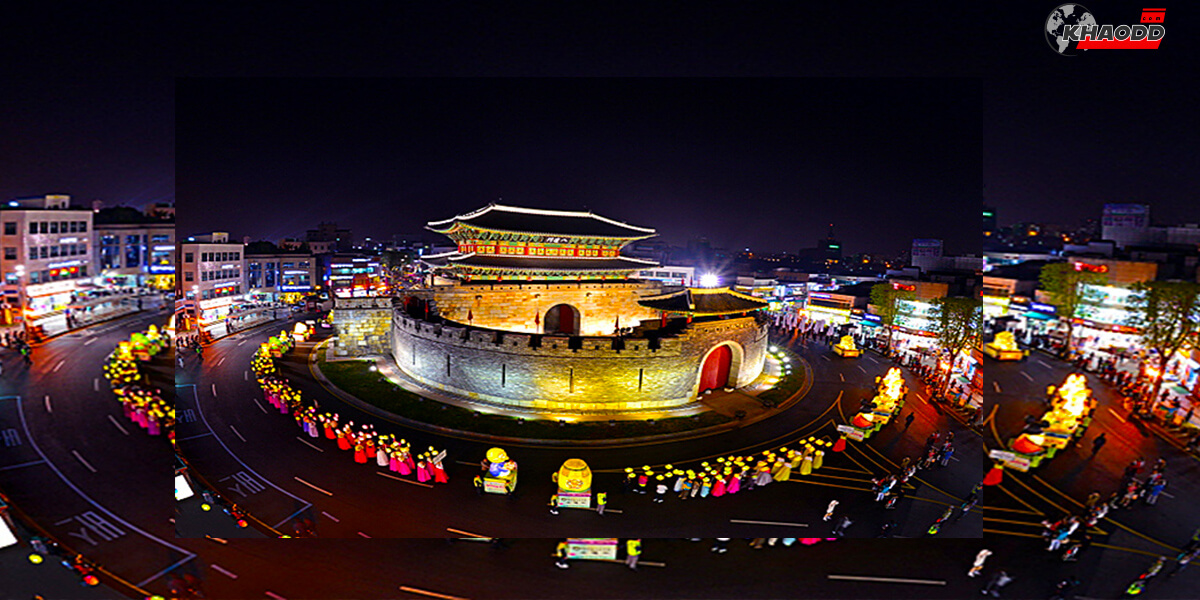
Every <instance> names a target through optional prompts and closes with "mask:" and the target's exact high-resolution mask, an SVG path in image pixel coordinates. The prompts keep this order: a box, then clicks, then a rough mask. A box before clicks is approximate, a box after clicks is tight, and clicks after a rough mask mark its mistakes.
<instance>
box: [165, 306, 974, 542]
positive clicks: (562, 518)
mask: <svg viewBox="0 0 1200 600" xmlns="http://www.w3.org/2000/svg"><path fill="white" fill-rule="evenodd" d="M280 327H281V325H280V324H274V325H269V326H264V327H261V328H258V329H255V330H251V331H247V332H243V333H241V334H238V335H235V336H232V337H230V338H226V339H223V340H220V341H218V342H217V343H216V344H214V345H213V346H212V347H210V348H209V349H208V350H206V352H205V357H204V364H203V366H202V367H201V366H199V365H195V364H191V363H189V365H188V367H187V369H186V370H187V371H188V373H187V375H186V377H187V379H183V380H181V381H182V385H181V386H180V387H179V388H178V399H179V407H180V409H181V410H183V411H187V410H194V411H195V414H196V416H197V419H196V421H194V422H183V420H182V419H181V422H180V431H179V441H180V447H181V450H182V452H183V453H184V454H185V455H186V456H187V458H188V460H189V462H191V464H192V466H193V469H194V471H196V472H198V473H200V474H202V475H203V477H204V479H206V480H208V481H209V482H212V483H213V484H214V485H215V486H216V487H217V488H218V490H219V491H220V492H221V493H222V494H224V495H226V496H227V497H230V498H232V499H234V500H235V501H237V502H239V503H241V504H242V505H244V506H246V507H248V509H249V510H250V511H251V512H252V513H253V514H255V515H256V516H257V517H259V518H260V519H261V520H262V521H263V522H265V523H267V524H269V525H272V526H276V527H279V528H282V529H285V530H287V529H289V528H290V523H291V521H292V519H295V518H298V517H308V518H311V519H313V520H314V521H315V522H316V523H317V529H318V533H319V535H321V536H322V537H362V536H370V537H373V538H381V537H434V536H444V535H447V534H448V533H447V529H448V528H452V529H458V530H462V531H468V532H472V533H478V534H481V535H484V536H493V537H520V536H522V535H528V534H529V533H530V532H537V534H538V535H549V536H553V535H568V534H570V535H589V536H604V535H609V536H630V535H640V536H644V537H683V536H693V535H724V534H727V535H732V536H737V535H789V534H794V533H795V532H796V531H797V530H801V529H806V530H809V531H811V532H814V534H818V535H819V534H822V533H827V532H828V530H829V525H828V524H827V523H824V522H822V521H821V520H820V517H821V515H822V514H823V513H824V511H825V507H826V505H827V504H828V502H829V500H830V499H833V498H837V499H839V501H841V502H842V508H843V509H844V510H846V511H847V512H848V514H850V516H851V518H852V519H854V520H855V524H854V525H853V526H852V527H851V528H850V530H849V535H850V536H852V537H874V536H875V535H876V533H877V531H878V528H879V526H880V525H881V524H882V523H883V522H884V521H885V520H887V519H895V520H897V521H898V522H899V523H900V525H901V528H900V535H903V536H908V537H916V536H918V535H920V534H922V533H923V532H924V531H925V529H927V528H928V526H929V525H930V524H931V523H932V522H933V521H934V520H935V519H936V518H937V517H938V516H939V515H940V514H941V513H942V511H943V510H944V509H945V507H946V506H947V505H948V504H950V503H954V504H957V503H958V499H959V498H960V497H961V496H963V495H965V494H966V493H967V491H968V490H969V489H970V488H971V486H972V485H974V483H976V482H977V481H978V480H979V479H980V478H981V476H982V468H981V463H980V457H981V455H982V454H981V453H982V447H981V445H980V444H979V442H978V437H977V436H972V435H971V434H970V432H969V431H968V430H965V429H964V428H962V427H961V426H959V425H958V424H957V423H955V422H953V421H952V420H950V419H948V417H947V416H945V415H942V414H939V413H937V412H935V411H934V409H932V408H930V407H929V406H928V405H926V404H925V403H924V402H923V400H920V399H914V400H913V401H912V402H911V403H910V406H914V407H916V409H917V412H918V417H919V418H918V420H917V422H916V423H915V424H914V425H913V427H912V428H911V430H910V431H908V432H907V433H905V432H903V431H902V426H899V427H896V426H892V427H891V428H890V429H888V430H887V431H884V432H881V434H879V435H877V436H876V437H875V438H874V439H872V440H871V441H870V442H869V443H866V444H851V447H850V449H849V450H848V451H847V452H846V453H845V455H844V456H832V457H830V458H829V459H827V464H828V465H829V466H828V467H826V468H825V469H822V470H821V471H819V472H818V473H819V474H818V476H814V477H811V478H803V479H801V478H798V479H799V481H796V482H787V483H778V484H773V485H771V486H768V487H766V488H762V489H759V490H755V491H754V492H752V493H747V494H738V495H737V496H726V497H723V498H720V499H716V498H713V499H705V500H689V501H679V500H677V499H674V498H669V499H668V502H667V503H666V504H662V505H655V504H652V503H651V502H650V498H648V497H646V496H642V495H630V496H624V495H621V494H618V493H616V492H618V491H619V489H620V487H621V486H620V475H619V470H620V469H621V468H623V467H625V466H633V465H641V464H652V465H661V464H665V463H673V464H676V465H680V464H695V463H697V462H698V461H700V460H702V459H708V458H711V457H715V456H719V455H722V454H731V453H735V452H739V453H747V452H754V451H761V450H764V449H767V448H778V447H779V446H781V445H786V444H787V443H790V442H793V441H795V440H796V439H798V438H802V437H805V436H807V435H810V434H816V435H818V436H820V435H828V436H832V435H834V423H838V422H844V417H843V413H850V411H851V410H853V408H854V407H857V406H858V403H859V401H860V400H861V399H863V398H865V397H867V396H868V395H870V393H871V388H872V387H873V384H874V378H875V376H877V375H880V374H882V373H883V372H884V371H885V370H886V369H887V367H888V366H890V363H888V362H887V361H886V360H884V359H882V358H879V357H878V356H875V355H868V357H866V358H864V359H862V360H858V361H845V360H831V359H830V356H832V354H831V353H830V352H829V349H828V347H827V346H825V345H824V344H811V345H809V346H808V347H806V346H804V345H801V344H799V343H797V344H795V345H794V347H793V349H794V350H795V351H797V352H798V353H799V354H800V356H802V357H804V358H805V359H806V360H807V361H808V362H809V363H810V364H811V365H812V368H813V373H814V384H813V387H812V389H811V390H810V392H809V393H808V395H807V397H806V398H805V399H804V400H803V401H802V402H800V403H799V404H798V405H796V406H794V407H792V408H790V409H788V410H786V411H784V412H782V413H781V414H779V415H777V416H775V417H773V418H771V419H768V420H766V421H763V422H760V423H757V424H754V425H750V426H747V427H744V428H742V429H739V430H735V431H733V432H729V433H725V434H721V435H717V436H709V437H705V438H701V439H696V440H687V441H676V442H667V443H655V444H650V445H645V444H637V445H626V446H621V447H613V448H603V449H599V448H592V449H561V448H546V447H521V446H520V445H518V444H505V448H506V449H507V450H508V451H509V454H510V455H511V456H513V457H514V459H516V460H517V461H518V462H519V463H520V465H521V481H520V485H519V488H518V494H517V496H516V497H515V498H503V497H499V496H486V497H478V496H477V495H476V494H475V492H474V490H473V488H472V486H471V484H470V478H471V477H472V476H474V474H475V472H476V467H475V466H474V465H477V464H478V461H479V459H480V458H481V457H482V456H483V454H484V451H485V450H486V449H487V448H488V447H489V446H491V445H492V444H487V443H479V442H473V441H469V440H462V439H454V438H448V437H442V436H435V435H431V434H429V433H425V432H421V431H414V430H411V429H408V428H406V427H404V426H402V425H398V424H394V423H389V422H384V421H380V420H378V419H375V418H373V417H371V416H369V415H367V414H365V413H362V412H360V411H358V410H357V409H354V408H352V407H350V406H347V405H345V404H343V403H341V402H340V401H339V400H337V399H336V398H335V397H334V396H332V395H331V394H329V393H328V392H327V391H326V390H325V389H323V388H322V387H320V385H319V384H318V383H316V382H315V381H314V380H313V379H312V377H311V374H310V372H309V367H308V353H309V351H310V350H311V349H312V347H313V346H314V345H315V342H309V343H307V344H302V345H301V347H300V348H299V349H298V350H297V351H296V352H294V353H292V354H291V355H289V356H288V357H285V359H283V360H281V361H280V366H281V370H282V371H283V372H284V374H285V375H287V376H288V377H289V378H290V379H292V381H293V385H294V386H296V387H298V388H300V389H301V390H302V391H303V393H304V394H305V396H306V397H308V398H316V399H318V400H319V402H320V403H321V406H322V408H323V409H325V410H335V411H337V412H339V413H340V414H342V415H343V417H346V418H350V419H352V420H354V421H355V422H356V423H365V422H371V423H374V424H375V425H376V428H377V429H378V430H380V431H383V432H389V431H394V432H396V434H397V436H398V437H403V438H406V439H409V440H410V441H412V442H413V444H414V447H416V448H424V447H426V446H429V445H434V446H436V447H437V448H439V449H441V448H447V449H448V453H449V460H448V461H447V463H448V464H449V463H453V461H458V460H461V461H463V463H464V464H450V467H451V469H450V475H451V483H450V485H448V486H437V487H435V488H426V487H422V486H418V485H416V484H415V482H413V481H412V480H410V479H406V480H405V481H400V480H397V479H393V478H390V477H384V476H382V475H380V473H386V470H384V469H379V468H377V467H375V466H374V465H373V464H371V465H357V464H355V463H354V462H353V461H352V460H351V459H350V457H349V456H347V453H345V452H340V451H338V450H337V449H336V445H335V444H333V443H331V442H329V441H327V440H324V439H317V440H311V439H310V438H307V437H306V436H302V434H301V431H300V430H299V429H297V428H296V426H295V424H294V421H293V420H292V419H291V418H290V417H287V416H284V415H280V414H279V413H278V412H276V411H274V410H273V409H271V408H270V407H269V405H268V404H266V403H265V402H264V401H262V400H261V393H260V392H259V390H258V388H257V385H256V383H255V382H254V381H253V377H252V375H251V374H250V373H248V371H247V369H248V365H249V362H250V357H251V355H252V354H253V352H254V350H255V349H256V347H257V346H258V344H259V343H260V342H262V341H263V340H265V339H266V338H267V337H268V336H269V335H270V334H271V333H274V332H277V331H278V330H279V329H280ZM911 386H912V387H913V389H914V390H915V391H916V393H917V396H927V393H926V392H924V391H923V389H922V387H921V386H919V385H918V384H917V383H916V382H915V381H914V382H912V383H911ZM839 395H840V397H841V401H840V403H839V402H838V398H839ZM847 416H848V415H847ZM935 427H936V428H939V429H942V430H943V431H945V430H947V429H952V430H955V431H957V432H958V440H959V449H958V454H957V456H958V458H959V460H957V461H954V462H953V463H952V466H950V467H947V468H937V469H934V470H932V472H930V473H922V474H921V476H920V479H921V481H918V482H915V483H917V484H918V486H917V487H916V488H915V489H913V490H910V495H911V496H914V497H917V498H916V499H912V500H906V501H904V502H902V503H901V506H900V508H899V509H898V510H895V511H886V512H885V511H883V510H882V508H881V506H880V505H878V504H874V503H873V502H871V501H870V499H871V498H872V497H873V496H869V492H868V491H867V488H869V487H870V484H869V479H870V478H871V477H876V476H879V475H880V474H882V473H883V472H884V470H885V469H889V470H890V469H894V468H895V463H896V462H899V460H900V458H901V457H902V456H904V455H911V454H916V453H917V452H919V450H920V446H921V445H922V444H923V442H924V439H925V436H926V435H927V433H928V431H932V429H933V428H935ZM902 434H903V435H902ZM572 457H580V458H584V459H585V460H587V461H588V463H589V465H590V466H591V467H592V469H593V470H594V472H596V473H597V475H596V479H595V484H594V487H595V489H597V490H605V489H606V490H609V491H610V492H612V493H610V501H609V508H610V509H617V510H620V511H623V512H621V513H619V514H617V513H610V514H606V515H604V516H603V517H601V516H599V515H596V514H594V513H588V512H585V511H573V510H564V511H562V512H563V514H561V515H558V516H552V515H550V514H549V513H548V511H547V509H546V507H545V503H546V501H547V500H548V499H549V497H550V495H551V494H552V493H553V491H554V487H553V484H552V483H551V482H550V478H549V475H550V473H551V472H553V471H554V470H556V469H557V467H558V466H559V465H560V464H561V463H562V462H563V460H565V459H567V458H572ZM389 474H390V473H389ZM733 520H744V521H767V522H784V523H799V524H804V525H807V527H796V526H769V525H758V524H743V523H733V522H732V521H733ZM981 528H982V526H981V521H980V519H979V515H978V514H977V513H976V514H972V515H968V516H967V517H966V518H962V519H958V520H956V521H954V522H953V523H951V524H949V525H947V526H946V527H944V528H943V529H942V532H941V533H940V534H939V535H941V536H946V537H956V536H957V537H978V536H979V535H980V531H981Z"/></svg>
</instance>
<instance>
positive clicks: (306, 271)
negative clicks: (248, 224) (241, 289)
mask: <svg viewBox="0 0 1200 600" xmlns="http://www.w3.org/2000/svg"><path fill="white" fill-rule="evenodd" d="M245 255H246V294H247V298H248V299H249V300H251V301H253V302H282V303H284V304H295V303H296V302H299V301H300V300H301V299H303V298H304V296H306V295H308V294H311V293H312V292H314V291H318V288H319V287H320V285H319V282H320V279H319V277H318V269H319V266H318V261H317V259H316V257H314V256H313V255H312V254H310V253H308V252H303V251H301V250H300V249H299V248H298V247H297V249H296V250H292V251H285V250H283V249H282V248H278V247H276V246H275V245H274V244H271V243H270V242H252V243H250V244H247V245H246V247H245Z"/></svg>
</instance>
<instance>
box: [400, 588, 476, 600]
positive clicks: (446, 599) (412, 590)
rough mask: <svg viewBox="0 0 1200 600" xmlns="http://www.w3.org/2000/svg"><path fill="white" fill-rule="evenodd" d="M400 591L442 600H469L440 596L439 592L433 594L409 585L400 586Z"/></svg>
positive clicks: (448, 595)
mask: <svg viewBox="0 0 1200 600" xmlns="http://www.w3.org/2000/svg"><path fill="white" fill-rule="evenodd" d="M400 591H402V592H408V593H410V594H418V595H421V596H429V597H430V598H441V599H442V600H467V598H463V597H462V596H451V595H450V594H439V593H437V592H431V591H429V590H422V589H418V588H415V587H408V586H407V585H402V586H400Z"/></svg>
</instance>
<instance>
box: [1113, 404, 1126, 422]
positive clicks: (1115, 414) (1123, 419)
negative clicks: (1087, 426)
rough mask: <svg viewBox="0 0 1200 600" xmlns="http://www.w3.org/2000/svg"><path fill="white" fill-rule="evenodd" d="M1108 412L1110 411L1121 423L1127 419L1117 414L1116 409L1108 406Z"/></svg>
mask: <svg viewBox="0 0 1200 600" xmlns="http://www.w3.org/2000/svg"><path fill="white" fill-rule="evenodd" d="M1108 412H1110V413H1112V414H1113V416H1114V417H1116V418H1118V419H1120V420H1121V422H1122V423H1126V422H1127V421H1125V417H1122V416H1121V415H1119V414H1117V411H1115V410H1113V409H1111V408H1110V409H1108Z"/></svg>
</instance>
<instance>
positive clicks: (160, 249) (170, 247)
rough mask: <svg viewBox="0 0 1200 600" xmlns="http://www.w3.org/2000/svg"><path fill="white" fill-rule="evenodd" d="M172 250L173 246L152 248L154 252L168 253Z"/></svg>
mask: <svg viewBox="0 0 1200 600" xmlns="http://www.w3.org/2000/svg"><path fill="white" fill-rule="evenodd" d="M174 250H175V246H155V247H154V251H155V252H170V251H174Z"/></svg>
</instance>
